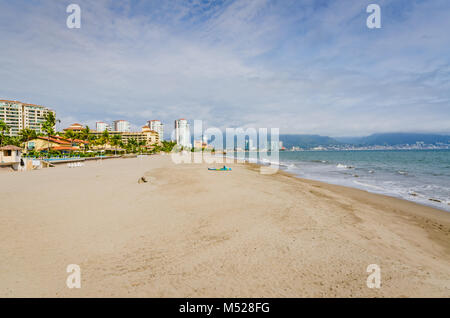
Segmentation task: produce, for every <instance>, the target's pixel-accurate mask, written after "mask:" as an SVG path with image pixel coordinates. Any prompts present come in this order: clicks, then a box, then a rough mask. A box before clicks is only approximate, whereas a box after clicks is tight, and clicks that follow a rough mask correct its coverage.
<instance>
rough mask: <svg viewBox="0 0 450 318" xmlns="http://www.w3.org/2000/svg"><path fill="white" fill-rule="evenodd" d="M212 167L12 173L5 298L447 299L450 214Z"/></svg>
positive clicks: (4, 203)
mask: <svg viewBox="0 0 450 318" xmlns="http://www.w3.org/2000/svg"><path fill="white" fill-rule="evenodd" d="M208 166H214V165H213V164H210V165H208V164H205V163H202V164H178V165H176V164H174V163H173V162H172V161H171V159H170V156H169V155H166V156H163V155H159V156H150V157H144V158H133V159H112V160H104V161H92V162H87V163H86V165H85V166H84V167H78V168H68V167H67V166H66V165H60V166H57V167H55V168H48V169H43V170H39V171H32V172H22V173H1V174H0V180H1V182H0V296H1V297H435V296H437V297H449V296H450V213H448V212H444V211H440V210H436V209H433V208H430V207H426V206H421V205H418V204H415V203H412V202H407V201H404V200H400V199H396V198H391V197H387V196H382V195H377V194H371V193H367V192H364V191H361V190H357V189H351V188H346V187H342V186H334V185H328V184H325V183H321V182H315V181H309V180H303V179H299V178H296V177H293V176H291V175H289V174H287V173H284V172H281V171H280V172H278V173H276V174H274V175H266V174H261V173H260V171H259V167H258V166H255V165H250V164H231V165H230V166H231V167H232V169H233V170H232V171H231V172H214V171H208V170H207V169H206V168H207V167H208ZM215 166H219V165H215ZM142 176H145V178H146V179H147V180H148V182H147V183H138V179H139V178H140V177H142ZM69 264H78V265H79V266H80V268H81V280H82V286H81V288H80V289H76V288H74V289H69V288H68V287H67V286H66V278H67V276H68V275H69V274H68V273H67V272H66V267H67V265H69ZM369 264H378V265H379V266H380V268H381V288H379V289H376V288H375V289H370V288H368V287H367V285H366V280H367V277H368V275H369V273H367V272H366V268H367V266H368V265H369Z"/></svg>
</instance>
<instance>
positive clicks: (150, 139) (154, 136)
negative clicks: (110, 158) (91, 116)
mask: <svg viewBox="0 0 450 318" xmlns="http://www.w3.org/2000/svg"><path fill="white" fill-rule="evenodd" d="M90 133H91V134H92V135H94V136H97V137H100V136H102V135H103V131H91V132H90ZM108 134H109V138H110V139H111V137H113V136H115V135H119V136H120V137H121V139H122V142H123V143H124V144H126V143H128V140H130V139H135V140H136V141H137V142H138V143H139V142H145V145H146V146H152V145H159V144H160V141H159V134H158V133H157V132H156V131H153V130H151V129H150V127H148V126H144V127H142V130H141V131H140V132H129V131H128V132H122V131H109V132H108Z"/></svg>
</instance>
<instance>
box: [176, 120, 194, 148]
mask: <svg viewBox="0 0 450 318" xmlns="http://www.w3.org/2000/svg"><path fill="white" fill-rule="evenodd" d="M175 141H176V143H177V144H178V145H180V146H182V147H186V148H191V133H190V131H189V124H188V122H187V120H186V119H184V118H181V119H177V120H175Z"/></svg>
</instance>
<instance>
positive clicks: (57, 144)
mask: <svg viewBox="0 0 450 318" xmlns="http://www.w3.org/2000/svg"><path fill="white" fill-rule="evenodd" d="M87 144H88V142H86V141H83V140H79V139H73V140H69V139H67V138H62V137H60V136H49V137H41V136H39V137H37V138H35V139H32V140H30V141H28V142H26V145H25V146H26V147H25V151H32V150H36V151H47V150H48V149H49V148H50V149H51V150H55V151H60V152H72V151H80V150H82V149H83V148H84V147H85V145H87Z"/></svg>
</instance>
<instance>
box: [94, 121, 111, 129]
mask: <svg viewBox="0 0 450 318" xmlns="http://www.w3.org/2000/svg"><path fill="white" fill-rule="evenodd" d="M95 130H97V131H105V130H107V131H111V126H110V125H108V124H107V123H105V122H102V121H98V122H96V123H95Z"/></svg>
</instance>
